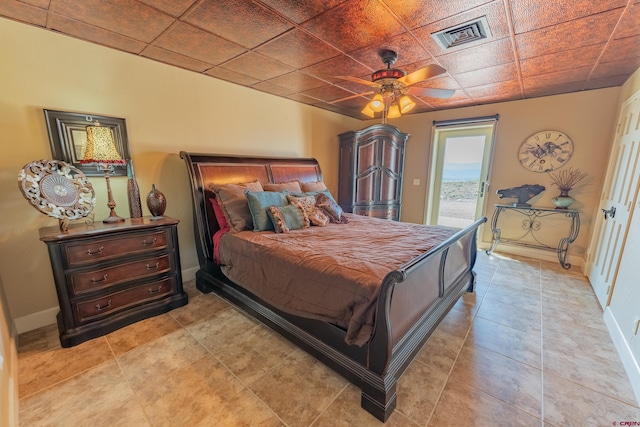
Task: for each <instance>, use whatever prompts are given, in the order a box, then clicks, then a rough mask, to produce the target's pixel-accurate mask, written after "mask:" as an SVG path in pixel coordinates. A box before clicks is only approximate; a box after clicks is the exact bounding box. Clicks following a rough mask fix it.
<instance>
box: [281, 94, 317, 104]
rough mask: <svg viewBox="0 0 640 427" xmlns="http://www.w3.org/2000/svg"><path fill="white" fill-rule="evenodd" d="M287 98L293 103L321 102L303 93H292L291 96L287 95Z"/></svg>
mask: <svg viewBox="0 0 640 427" xmlns="http://www.w3.org/2000/svg"><path fill="white" fill-rule="evenodd" d="M287 98H288V99H290V100H292V101H296V102H302V103H304V104H315V103H318V102H321V101H318V100H317V99H315V98H311V97H309V96H306V95H303V94H301V93H292V94H291V95H287Z"/></svg>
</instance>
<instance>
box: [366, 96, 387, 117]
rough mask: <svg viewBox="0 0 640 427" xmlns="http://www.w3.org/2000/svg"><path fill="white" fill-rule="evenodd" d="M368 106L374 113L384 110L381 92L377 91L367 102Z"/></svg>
mask: <svg viewBox="0 0 640 427" xmlns="http://www.w3.org/2000/svg"><path fill="white" fill-rule="evenodd" d="M368 106H369V108H371V110H373V111H375V112H376V113H379V112H381V111H384V98H383V97H382V94H380V93H377V94H376V95H375V96H374V97H373V99H372V100H371V102H370V103H369V104H368Z"/></svg>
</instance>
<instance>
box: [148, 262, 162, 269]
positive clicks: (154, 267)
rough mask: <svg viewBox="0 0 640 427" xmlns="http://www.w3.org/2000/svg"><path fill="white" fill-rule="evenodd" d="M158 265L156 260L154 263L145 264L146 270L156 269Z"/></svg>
mask: <svg viewBox="0 0 640 427" xmlns="http://www.w3.org/2000/svg"><path fill="white" fill-rule="evenodd" d="M159 266H160V263H159V262H156V265H149V264H147V270H157V269H158V267H159Z"/></svg>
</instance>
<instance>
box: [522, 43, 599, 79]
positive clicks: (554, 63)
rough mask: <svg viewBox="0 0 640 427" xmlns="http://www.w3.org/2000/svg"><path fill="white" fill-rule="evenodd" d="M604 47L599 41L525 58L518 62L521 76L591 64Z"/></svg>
mask: <svg viewBox="0 0 640 427" xmlns="http://www.w3.org/2000/svg"><path fill="white" fill-rule="evenodd" d="M604 47H605V43H599V44H596V45H592V46H586V47H581V48H578V49H570V50H564V51H562V52H558V53H550V54H548V55H542V56H536V57H533V58H529V59H525V60H523V61H521V63H520V70H521V72H522V75H523V76H525V77H528V76H534V75H536V74H546V73H553V72H556V71H562V70H569V69H572V68H577V67H588V66H592V65H593V64H594V63H595V62H596V60H597V59H598V57H599V56H600V53H601V52H602V49H603V48H604Z"/></svg>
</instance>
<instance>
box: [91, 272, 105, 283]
mask: <svg viewBox="0 0 640 427" xmlns="http://www.w3.org/2000/svg"><path fill="white" fill-rule="evenodd" d="M108 276H109V275H108V274H105V275H104V276H102V279H96V278H95V277H92V278H91V283H93V284H96V283H102V282H104V281H106V280H107V277H108Z"/></svg>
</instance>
